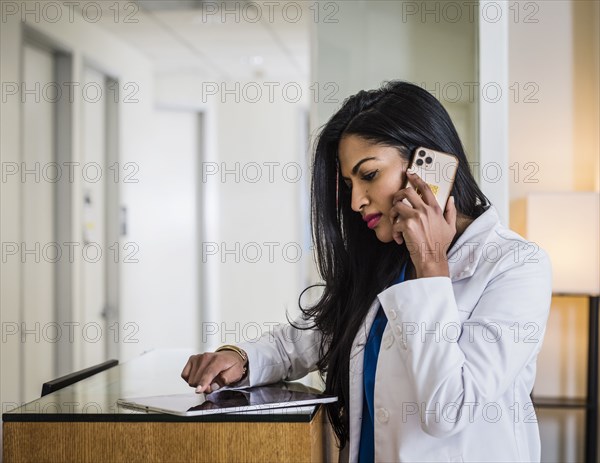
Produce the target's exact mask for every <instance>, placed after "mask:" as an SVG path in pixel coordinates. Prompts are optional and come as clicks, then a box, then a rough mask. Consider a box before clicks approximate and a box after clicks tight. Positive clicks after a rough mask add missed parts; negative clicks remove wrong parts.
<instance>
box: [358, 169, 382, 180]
mask: <svg viewBox="0 0 600 463" xmlns="http://www.w3.org/2000/svg"><path fill="white" fill-rule="evenodd" d="M377 172H379V171H378V170H374V171H373V172H369V173H366V174H364V175H363V176H362V179H363V180H367V181H369V180H373V178H374V177H375V175H376V174H377Z"/></svg>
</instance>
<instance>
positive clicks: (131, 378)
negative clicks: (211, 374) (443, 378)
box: [2, 351, 337, 463]
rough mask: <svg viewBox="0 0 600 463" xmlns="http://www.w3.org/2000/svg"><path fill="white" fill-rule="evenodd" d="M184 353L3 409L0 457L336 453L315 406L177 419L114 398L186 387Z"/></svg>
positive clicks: (149, 357) (256, 458) (294, 458)
mask: <svg viewBox="0 0 600 463" xmlns="http://www.w3.org/2000/svg"><path fill="white" fill-rule="evenodd" d="M186 359H187V356H186V355H182V353H181V351H153V352H149V353H146V354H144V355H142V356H141V357H139V358H136V359H134V360H131V361H129V362H126V363H123V364H121V365H117V366H115V367H113V368H110V369H108V370H106V371H103V372H101V373H98V374H96V375H94V376H92V377H90V378H87V379H84V380H82V381H79V382H77V383H75V384H72V385H70V386H67V387H66V388H64V389H61V390H58V391H56V392H53V393H51V394H48V395H46V396H44V397H41V398H40V399H37V400H35V401H33V402H30V403H28V404H26V405H23V406H22V407H20V408H17V409H15V410H12V411H10V412H7V413H4V414H3V415H2V419H3V435H4V450H3V456H4V462H5V463H11V462H22V461H31V462H34V461H35V462H40V461H44V462H54V461H56V462H69V461H73V462H96V461H97V462H107V461H111V462H118V461H123V462H138V461H139V462H149V461H160V462H169V461H173V462H175V461H177V462H182V461H190V462H211V463H212V462H246V461H247V462H300V461H306V462H317V461H331V460H335V459H337V449H335V445H334V443H333V438H332V432H331V429H330V426H329V424H328V423H327V418H326V413H325V409H324V408H323V407H320V406H314V407H301V408H290V409H286V412H285V413H282V412H277V413H275V412H274V411H273V410H270V411H267V410H265V411H263V412H261V413H245V414H241V413H240V414H227V415H207V416H200V417H178V416H175V415H166V414H160V413H152V412H150V413H147V412H143V411H135V410H132V409H127V408H123V407H120V406H118V405H117V404H116V402H117V399H118V398H121V397H136V396H137V397H140V396H150V395H161V394H176V393H183V392H189V391H190V389H189V387H188V386H187V384H185V383H184V381H183V380H182V379H181V378H180V377H179V374H180V372H181V369H182V368H183V365H184V364H185V361H186ZM291 384H292V386H291V387H292V388H294V387H296V386H294V383H291ZM297 387H303V386H302V385H298V386H297ZM334 449H335V451H334Z"/></svg>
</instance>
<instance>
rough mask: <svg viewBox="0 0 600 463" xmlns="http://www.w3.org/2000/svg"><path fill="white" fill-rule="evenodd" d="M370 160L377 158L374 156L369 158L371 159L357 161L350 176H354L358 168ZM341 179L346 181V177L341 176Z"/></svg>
mask: <svg viewBox="0 0 600 463" xmlns="http://www.w3.org/2000/svg"><path fill="white" fill-rule="evenodd" d="M372 159H377V157H376V156H371V157H368V158H364V159H361V160H360V161H358V162H357V163H356V165H355V166H354V167H353V168H352V175H356V173H357V172H358V168H359V167H360V165H361V164H362V163H363V162H367V161H371V160H372ZM342 178H343V179H347V178H348V177H344V176H342Z"/></svg>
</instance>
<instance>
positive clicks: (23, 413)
mask: <svg viewBox="0 0 600 463" xmlns="http://www.w3.org/2000/svg"><path fill="white" fill-rule="evenodd" d="M192 354H193V352H191V351H188V350H155V351H150V352H146V353H144V354H143V355H141V356H140V357H136V358H134V359H132V360H130V361H128V362H125V363H121V364H119V365H117V366H114V367H112V368H109V369H108V370H105V371H102V372H100V373H97V374H95V375H94V376H91V377H89V378H86V379H83V380H81V381H79V382H77V383H74V384H72V385H70V386H67V387H65V388H63V389H60V390H58V391H55V392H52V393H50V394H48V395H45V396H44V397H41V398H39V399H36V400H34V401H32V402H29V403H27V404H25V405H22V406H21V407H17V408H15V409H13V410H10V411H8V412H6V413H3V414H2V420H3V421H40V422H41V421H74V422H94V421H103V422H107V421H108V422H118V421H131V422H145V421H155V422H190V421H191V422H309V421H310V420H311V419H312V418H313V417H314V415H315V413H316V411H317V409H318V405H311V406H304V407H288V408H280V409H272V410H263V411H253V412H243V413H227V414H218V415H203V416H193V417H183V416H177V415H170V414H166V413H158V412H151V411H150V412H149V411H143V410H136V409H132V408H127V407H123V406H121V405H118V404H117V399H121V398H128V397H146V396H157V395H170V394H186V393H190V391H193V388H191V387H190V386H188V384H187V383H186V382H185V381H184V380H183V379H182V378H181V371H182V370H183V367H184V366H185V363H186V362H187V359H188V358H189V356H190V355H192ZM40 386H41V385H40ZM281 386H282V387H284V388H286V389H292V390H297V391H301V392H321V391H318V390H316V389H313V388H310V387H308V386H305V385H303V384H300V383H296V382H290V383H281ZM40 389H41V387H40Z"/></svg>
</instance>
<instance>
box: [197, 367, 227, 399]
mask: <svg viewBox="0 0 600 463" xmlns="http://www.w3.org/2000/svg"><path fill="white" fill-rule="evenodd" d="M216 363H218V362H217V361H215V359H213V360H212V361H211V362H210V363H209V364H208V365H207V367H206V368H205V369H204V371H203V372H202V374H201V375H200V376H199V377H198V381H197V382H196V385H197V388H196V392H203V391H204V390H205V389H206V388H207V387H208V386H210V385H211V384H212V383H213V382H214V379H215V378H216V377H217V376H218V375H219V374H220V373H221V371H222V370H223V369H222V368H220V367H219V366H218V365H216ZM198 388H200V389H198Z"/></svg>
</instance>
